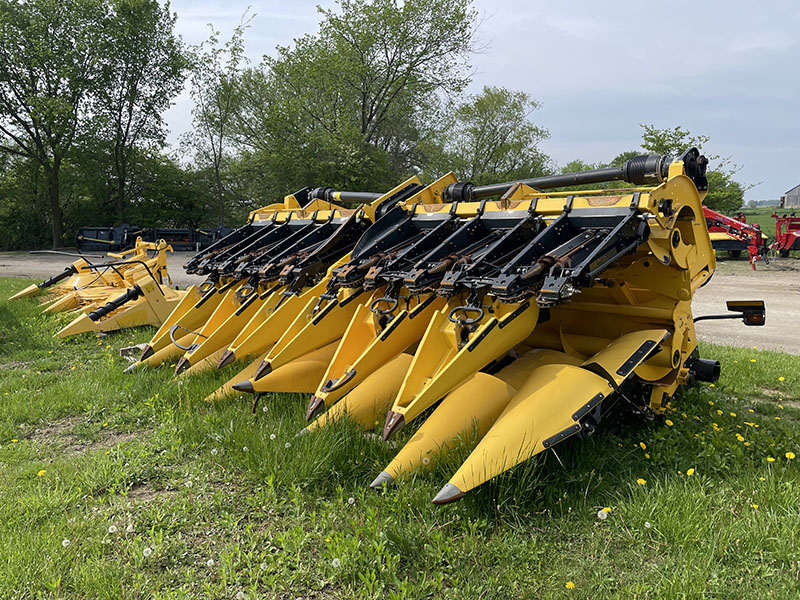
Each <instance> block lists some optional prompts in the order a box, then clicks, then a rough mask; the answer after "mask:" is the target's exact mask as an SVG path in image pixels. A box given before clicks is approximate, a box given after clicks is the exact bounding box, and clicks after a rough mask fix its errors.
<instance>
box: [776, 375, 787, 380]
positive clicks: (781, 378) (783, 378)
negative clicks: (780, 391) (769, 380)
mask: <svg viewBox="0 0 800 600" xmlns="http://www.w3.org/2000/svg"><path fill="white" fill-rule="evenodd" d="M778 381H786V377H784V376H783V375H781V376H780V377H778Z"/></svg>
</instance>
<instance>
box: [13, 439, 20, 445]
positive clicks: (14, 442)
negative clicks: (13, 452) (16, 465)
mask: <svg viewBox="0 0 800 600" xmlns="http://www.w3.org/2000/svg"><path fill="white" fill-rule="evenodd" d="M18 441H19V440H17V439H13V440H11V443H12V444H16V443H17V442H18Z"/></svg>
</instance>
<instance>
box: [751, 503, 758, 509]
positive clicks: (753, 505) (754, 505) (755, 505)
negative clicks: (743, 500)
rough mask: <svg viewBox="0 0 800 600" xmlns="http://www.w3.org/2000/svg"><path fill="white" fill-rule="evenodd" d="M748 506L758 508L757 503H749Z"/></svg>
mask: <svg viewBox="0 0 800 600" xmlns="http://www.w3.org/2000/svg"><path fill="white" fill-rule="evenodd" d="M750 506H752V507H753V508H755V509H757V508H758V504H751V505H750Z"/></svg>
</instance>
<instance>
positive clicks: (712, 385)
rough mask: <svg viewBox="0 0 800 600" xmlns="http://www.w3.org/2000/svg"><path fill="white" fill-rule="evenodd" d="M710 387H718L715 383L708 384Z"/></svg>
mask: <svg viewBox="0 0 800 600" xmlns="http://www.w3.org/2000/svg"><path fill="white" fill-rule="evenodd" d="M708 387H717V386H715V385H714V384H713V383H710V384H708Z"/></svg>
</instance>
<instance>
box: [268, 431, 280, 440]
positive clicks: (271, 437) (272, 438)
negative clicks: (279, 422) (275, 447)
mask: <svg viewBox="0 0 800 600" xmlns="http://www.w3.org/2000/svg"><path fill="white" fill-rule="evenodd" d="M276 437H278V436H277V435H275V434H274V433H271V434H270V435H269V439H271V440H274V439H275V438H276Z"/></svg>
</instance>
